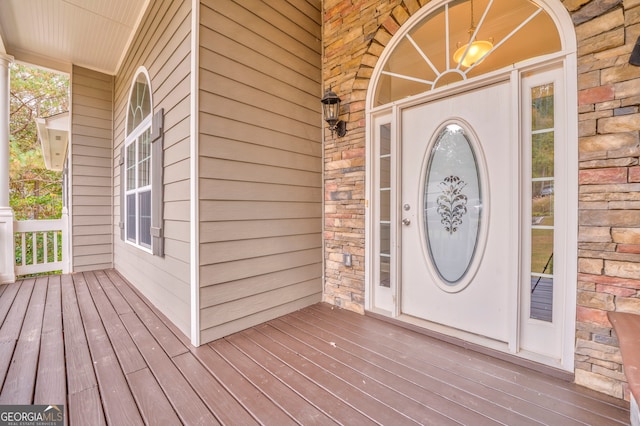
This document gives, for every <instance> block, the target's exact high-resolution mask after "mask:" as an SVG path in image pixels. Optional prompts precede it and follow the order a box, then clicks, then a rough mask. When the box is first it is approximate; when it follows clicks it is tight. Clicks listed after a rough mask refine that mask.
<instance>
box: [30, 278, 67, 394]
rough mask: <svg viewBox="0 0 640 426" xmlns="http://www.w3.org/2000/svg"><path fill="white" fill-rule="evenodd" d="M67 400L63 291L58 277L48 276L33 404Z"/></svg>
mask: <svg viewBox="0 0 640 426" xmlns="http://www.w3.org/2000/svg"><path fill="white" fill-rule="evenodd" d="M66 401H67V379H66V372H65V368H64V340H63V331H62V293H61V290H60V276H59V275H55V276H52V277H50V278H49V282H48V288H47V302H46V305H45V311H44V318H43V323H42V336H40V357H39V360H38V371H37V375H36V389H35V395H34V397H33V403H34V404H55V405H64V404H66Z"/></svg>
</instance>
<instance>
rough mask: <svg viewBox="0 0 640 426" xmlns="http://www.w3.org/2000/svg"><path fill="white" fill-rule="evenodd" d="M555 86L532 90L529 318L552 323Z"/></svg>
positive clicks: (538, 87) (549, 84)
mask: <svg viewBox="0 0 640 426" xmlns="http://www.w3.org/2000/svg"><path fill="white" fill-rule="evenodd" d="M554 103H555V100H554V84H553V83H548V84H543V85H540V86H536V87H533V88H531V177H530V178H531V268H530V270H531V274H530V277H531V304H530V311H529V312H530V314H529V316H530V318H533V319H537V320H541V321H547V322H551V321H553V252H554V232H555V231H554V225H555V223H554V222H555V221H554V210H555V207H554V204H555V185H554V176H555V170H554V169H555V161H554V155H555V133H554V126H555V112H554Z"/></svg>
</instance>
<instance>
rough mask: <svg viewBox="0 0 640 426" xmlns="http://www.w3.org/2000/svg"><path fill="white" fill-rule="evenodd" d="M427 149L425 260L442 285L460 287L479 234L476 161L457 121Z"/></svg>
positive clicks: (444, 130)
mask: <svg viewBox="0 0 640 426" xmlns="http://www.w3.org/2000/svg"><path fill="white" fill-rule="evenodd" d="M427 155H429V158H428V166H427V171H426V176H425V180H424V193H423V195H424V198H423V199H424V229H425V240H426V243H427V247H428V254H429V257H430V263H431V264H432V265H433V267H434V269H435V270H436V271H437V273H438V275H439V277H440V278H441V279H442V281H443V282H444V284H445V285H446V287H445V290H446V291H459V290H461V289H462V288H464V286H462V284H463V283H462V281H463V278H464V277H465V275H466V274H467V272H468V271H469V268H470V266H471V264H472V262H473V259H474V256H475V254H476V248H477V246H478V238H479V235H480V225H481V220H482V201H483V200H482V194H481V182H480V172H479V170H478V162H477V160H476V154H475V152H474V149H473V145H472V144H471V142H470V140H469V135H468V134H467V132H465V130H464V129H463V128H462V127H461V126H459V125H457V124H448V125H446V126H445V127H444V128H442V130H441V131H440V133H439V134H438V136H437V137H436V141H435V143H434V144H433V148H432V149H431V150H430V152H428V153H427ZM466 284H468V282H467V283H466ZM458 286H462V288H457V287H458Z"/></svg>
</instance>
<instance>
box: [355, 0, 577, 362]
mask: <svg viewBox="0 0 640 426" xmlns="http://www.w3.org/2000/svg"><path fill="white" fill-rule="evenodd" d="M452 1H454V0H434V1H432V2H429V3H428V4H426V5H425V6H424V7H423V8H422V9H420V10H419V11H418V12H417V13H415V14H413V15H412V16H411V17H410V18H409V19H408V20H407V21H406V22H405V23H404V24H403V25H402V27H401V28H400V30H399V31H398V32H396V34H395V35H393V37H392V38H391V40H390V41H389V43H388V44H387V45H386V47H385V49H384V51H383V52H382V54H381V55H380V58H379V59H378V61H377V63H376V65H375V68H374V71H373V73H372V76H371V79H370V81H369V86H368V89H367V96H366V101H365V102H366V103H365V105H366V116H365V122H366V126H367V128H366V131H365V141H366V145H365V146H366V154H365V159H366V162H367V163H366V165H367V166H366V167H365V170H366V175H365V179H366V182H365V185H366V186H365V188H366V189H365V191H366V192H365V194H366V197H367V198H366V209H365V289H366V291H365V309H369V310H372V311H380V309H377V308H376V306H375V305H376V302H375V294H374V293H373V290H374V285H375V283H373V281H374V280H375V276H376V271H375V269H374V268H375V267H376V264H377V260H376V259H374V257H375V256H376V254H375V253H374V251H375V244H374V241H373V238H374V237H375V231H374V229H373V228H375V227H376V224H375V223H374V222H375V214H374V213H375V211H374V207H375V199H376V197H377V194H376V193H375V191H376V187H375V182H374V179H376V173H377V171H375V170H373V167H372V165H374V164H375V161H376V159H375V157H374V154H375V150H374V149H373V147H372V144H373V143H374V142H375V129H373V126H374V125H375V122H376V117H379V116H381V115H384V114H391V115H392V117H393V125H395V126H396V133H397V132H399V128H400V127H401V123H400V117H399V115H398V113H397V111H398V109H399V108H404V107H408V106H412V105H416V104H419V103H422V102H425V101H427V100H428V101H433V100H437V99H440V98H443V97H447V96H452V95H454V94H458V93H462V92H464V91H467V90H471V89H473V88H477V87H480V86H482V85H487V84H491V83H493V82H497V81H500V80H504V78H505V76H508V77H507V78H509V79H511V80H512V83H513V79H514V78H515V79H516V82H515V83H517V86H516V89H518V90H514V91H513V92H512V93H513V95H512V96H515V98H512V99H511V100H510V101H511V102H513V103H514V112H513V114H514V117H513V118H514V120H516V118H517V122H515V124H514V125H513V126H512V128H511V130H510V132H511V134H512V136H514V135H515V136H514V137H516V138H519V137H520V128H519V124H518V123H519V120H520V116H521V114H520V105H519V101H518V96H519V84H520V75H521V74H522V73H525V72H526V71H528V70H529V69H533V68H538V69H539V68H541V67H543V66H544V65H546V64H552V63H558V62H563V65H564V73H565V74H564V84H565V92H564V93H565V94H566V104H565V108H564V112H565V113H566V116H565V117H566V122H567V129H566V135H567V141H568V148H567V149H568V150H569V151H568V152H567V156H566V159H567V163H568V164H569V166H570V167H569V168H568V170H566V173H567V176H565V179H566V184H567V188H568V190H569V193H567V194H566V195H567V196H568V201H567V217H566V222H565V223H566V225H568V226H567V227H566V228H567V229H566V234H565V235H566V237H567V242H566V247H565V249H564V250H565V255H566V256H567V258H566V259H565V262H566V265H565V273H564V276H563V277H562V279H563V280H564V282H565V287H564V288H565V294H564V296H565V297H564V299H565V303H564V309H565V311H564V325H563V330H562V333H563V336H562V359H561V360H559V361H560V362H559V363H558V364H556V365H555V366H557V367H560V368H562V369H563V370H567V371H573V369H574V340H575V314H576V286H577V236H578V235H577V234H578V202H577V199H578V198H577V188H578V178H577V176H578V173H577V170H578V152H577V147H578V142H577V141H578V129H577V123H578V112H577V107H576V105H577V90H578V88H577V76H576V69H577V59H576V48H577V42H576V36H575V28H574V25H573V21H572V20H571V17H570V16H569V13H568V12H567V10H566V8H564V6H563V5H562V4H561V3H560V2H557V1H554V0H534V1H535V3H536V4H537V5H538V6H539V7H541V8H542V9H543V10H544V11H545V12H546V13H547V14H548V16H549V17H550V18H551V19H552V21H553V22H554V24H555V25H556V28H557V30H558V34H559V37H560V43H561V50H560V51H558V52H555V53H552V54H548V55H545V56H542V57H536V58H533V59H528V60H524V61H521V62H519V63H517V64H514V65H513V66H510V67H505V68H503V69H500V70H496V71H493V72H490V73H487V74H484V75H481V76H478V77H474V78H473V80H472V81H470V82H468V83H466V84H465V83H462V84H456V85H454V86H453V87H442V88H435V89H433V90H431V91H429V93H428V95H426V96H425V94H424V93H423V94H418V95H414V96H410V97H407V98H404V99H401V100H397V101H393V102H390V103H388V104H385V105H381V106H376V105H374V101H375V95H376V91H377V85H378V82H379V81H380V78H381V76H382V74H383V73H384V72H383V66H384V65H385V63H386V62H387V60H388V58H389V56H390V55H391V54H392V53H393V52H394V50H395V49H396V47H397V46H398V44H399V43H400V42H401V41H402V40H403V39H404V38H405V37H407V36H408V34H409V31H411V30H412V29H413V28H414V27H415V25H416V24H418V23H419V22H420V21H421V20H423V19H424V18H425V17H426V16H427V15H429V14H431V13H432V12H434V11H436V10H437V9H438V8H440V7H442V6H443V5H448V4H449V3H451V2H452ZM427 64H428V62H427ZM385 74H388V73H385ZM520 149H521V148H520V147H519V146H518V147H514V152H513V153H511V157H512V158H515V160H514V161H516V162H515V163H514V164H512V165H511V167H516V168H518V167H519V164H520V162H522V155H521V154H522V153H521V152H520V151H519V150H520ZM396 155H398V156H401V155H402V154H401V152H400V151H399V150H398V151H397V154H396ZM520 179H521V177H520ZM518 188H520V185H516V186H515V187H514V191H517V189H518ZM396 204H397V203H396ZM396 207H397V208H399V206H396ZM514 208H516V209H517V211H515V212H512V213H513V217H517V219H518V220H517V222H515V223H514V224H513V229H511V232H517V233H518V235H520V233H521V232H522V230H521V228H522V227H521V226H520V225H522V223H521V222H522V220H521V213H520V209H521V208H522V207H521V206H515V207H514ZM572 224H573V225H575V226H572ZM521 240H522V238H521V235H520V238H519V241H521ZM396 243H397V244H398V245H399V244H400V242H399V241H397V242H396ZM393 249H394V248H392V250H393ZM395 249H397V247H396V248H395ZM512 249H513V250H516V251H517V252H518V259H520V258H521V253H520V252H521V250H522V248H521V247H512ZM400 256H401V254H400V253H399V252H398V255H397V256H396V262H401V260H400ZM513 268H515V270H516V271H519V269H520V267H519V264H516V265H513ZM519 275H520V274H519V272H516V275H515V276H519ZM396 279H398V280H399V279H400V276H399V274H398V275H397V277H396ZM520 291H521V290H520V289H519V288H517V289H515V290H514V291H513V292H512V293H511V294H509V300H511V301H513V300H517V301H518V303H512V307H511V308H510V312H509V318H510V320H512V321H511V322H512V325H511V326H510V329H509V341H510V343H509V346H508V348H504V349H502V350H506V351H508V352H512V353H515V352H517V351H518V350H519V333H520V328H519V322H520V321H519V318H520V312H519V310H520V303H519V299H520ZM400 292H401V288H398V289H397V294H395V297H396V298H398V299H396V304H395V307H396V309H395V312H393V313H391V316H393V317H397V316H398V315H399V314H400V312H399V311H398V303H397V300H399V297H400ZM380 313H382V314H386V315H389V313H388V312H386V313H385V312H380ZM519 355H520V356H522V357H523V358H532V359H533V358H535V359H537V360H538V361H539V362H540V361H544V362H545V363H548V362H549V361H548V360H540V359H538V358H539V357H538V356H536V355H535V354H529V353H526V352H522V351H521V352H520V353H519Z"/></svg>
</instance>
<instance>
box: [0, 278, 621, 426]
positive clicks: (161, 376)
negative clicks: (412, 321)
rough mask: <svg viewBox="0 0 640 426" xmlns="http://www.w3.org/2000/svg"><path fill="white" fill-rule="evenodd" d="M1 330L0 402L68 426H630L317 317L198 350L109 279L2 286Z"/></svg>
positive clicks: (364, 326)
mask: <svg viewBox="0 0 640 426" xmlns="http://www.w3.org/2000/svg"><path fill="white" fill-rule="evenodd" d="M0 320H2V321H1V324H0V376H2V382H1V383H2V388H1V389H0V402H21V403H27V404H28V403H39V404H60V403H61V402H62V403H63V404H65V413H66V416H67V417H66V418H65V420H66V421H67V422H68V423H67V424H69V425H74V426H75V425H87V424H91V425H102V424H111V425H120V424H127V425H129V424H142V423H145V424H151V425H154V424H167V425H172V424H189V425H191V424H203V425H204V424H206V425H210V424H211V425H215V424H225V425H239V424H242V425H251V424H277V425H288V424H292V425H293V424H323V425H324V424H348V425H368V424H376V423H377V424H393V425H405V424H408V425H409V424H437V425H447V424H472V425H490V424H518V425H525V424H562V425H571V424H598V425H599V424H607V425H626V424H629V411H628V404H627V403H625V402H623V401H620V400H616V399H613V398H610V397H607V396H605V395H602V394H599V393H596V392H594V391H590V390H588V389H585V388H582V387H580V386H578V385H575V384H572V383H569V382H566V381H563V380H561V379H559V378H556V377H552V376H548V375H545V374H543V373H541V372H536V371H533V370H530V369H527V368H525V367H524V366H521V365H516V364H514V363H510V362H508V361H506V360H504V359H497V358H493V357H492V356H490V355H488V354H483V353H478V352H474V351H472V350H470V349H468V348H465V347H461V346H455V345H452V344H450V343H447V342H445V341H443V340H438V339H435V338H433V337H430V336H426V335H424V334H421V333H417V332H415V331H411V330H409V329H407V328H404V327H399V326H398V325H395V324H391V323H389V322H385V321H381V320H379V319H376V318H373V317H371V316H362V315H357V314H354V313H352V312H347V311H344V310H341V309H338V308H332V307H330V306H329V305H326V304H317V305H313V306H311V307H308V308H305V309H302V310H300V311H298V312H294V313H292V314H289V315H285V316H283V317H281V318H278V319H275V320H272V321H269V322H267V323H264V324H260V325H258V326H255V327H252V328H250V329H248V330H245V331H243V332H240V333H236V334H234V335H231V336H228V337H227V338H224V339H221V340H218V341H215V342H212V343H210V344H206V345H203V346H201V347H199V348H195V347H193V346H191V345H190V343H189V339H188V338H187V337H186V336H184V335H183V334H182V333H180V331H179V330H178V329H177V327H176V326H175V325H173V324H172V323H171V322H169V320H168V319H167V318H166V317H165V316H164V315H162V314H161V313H159V312H158V311H157V310H156V309H155V308H154V307H153V306H152V305H151V304H150V303H149V301H147V300H146V299H145V298H144V297H143V296H142V295H141V294H140V293H139V292H138V291H137V290H136V289H134V288H133V287H131V285H130V284H129V283H128V282H127V281H126V280H125V279H124V278H122V277H121V276H120V275H119V274H118V273H117V272H116V271H114V270H106V271H96V272H85V273H77V274H72V275H63V276H51V277H48V278H47V277H44V278H38V279H37V280H34V279H28V280H23V281H19V282H17V283H15V284H9V285H5V286H1V287H0ZM5 376H6V377H5ZM61 400H62V401H61Z"/></svg>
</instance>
